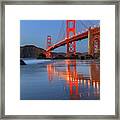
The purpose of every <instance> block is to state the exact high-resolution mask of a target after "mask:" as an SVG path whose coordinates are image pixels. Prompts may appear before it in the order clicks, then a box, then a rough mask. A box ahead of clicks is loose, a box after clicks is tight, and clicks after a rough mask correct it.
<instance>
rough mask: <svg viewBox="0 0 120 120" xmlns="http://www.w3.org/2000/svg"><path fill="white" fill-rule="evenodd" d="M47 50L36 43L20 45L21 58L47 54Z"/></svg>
mask: <svg viewBox="0 0 120 120" xmlns="http://www.w3.org/2000/svg"><path fill="white" fill-rule="evenodd" d="M45 52H46V51H45V50H44V49H42V48H38V47H36V46H34V45H25V46H22V47H20V58H37V57H38V56H40V55H43V56H45Z"/></svg>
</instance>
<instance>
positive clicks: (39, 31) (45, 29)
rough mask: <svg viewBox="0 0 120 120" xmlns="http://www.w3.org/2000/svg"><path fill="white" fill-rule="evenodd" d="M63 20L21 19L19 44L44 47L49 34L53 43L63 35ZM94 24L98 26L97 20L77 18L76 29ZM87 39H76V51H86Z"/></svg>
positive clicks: (63, 48)
mask: <svg viewBox="0 0 120 120" xmlns="http://www.w3.org/2000/svg"><path fill="white" fill-rule="evenodd" d="M65 23H66V21H65V20H21V21H20V45H21V46H24V45H35V46H37V47H40V48H43V49H46V42H47V36H48V35H51V37H52V43H53V44H55V43H57V42H58V41H60V40H62V39H63V38H64V37H65V31H66V26H65ZM94 25H97V26H99V25H100V21H99V20H77V21H76V31H77V33H78V32H80V33H81V32H82V31H85V29H86V28H89V27H90V26H91V27H93V26H94ZM87 42H88V41H87V39H85V40H83V41H77V42H76V45H77V51H79V52H87V46H88V43H87ZM54 51H56V52H57V51H60V52H66V47H65V46H62V47H60V48H57V49H56V50H54Z"/></svg>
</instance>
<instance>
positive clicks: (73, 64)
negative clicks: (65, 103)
mask: <svg viewBox="0 0 120 120" xmlns="http://www.w3.org/2000/svg"><path fill="white" fill-rule="evenodd" d="M25 62H26V63H27V65H22V66H21V67H20V77H21V78H20V98H21V100H99V99H100V65H99V62H96V61H94V60H89V61H81V60H25Z"/></svg>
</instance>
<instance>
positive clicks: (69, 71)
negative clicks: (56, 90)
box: [47, 60, 100, 100]
mask: <svg viewBox="0 0 120 120" xmlns="http://www.w3.org/2000/svg"><path fill="white" fill-rule="evenodd" d="M62 64H65V65H66V69H64V70H60V69H59V67H57V66H56V64H48V65H47V71H48V79H49V81H52V80H53V78H54V77H57V78H61V79H63V80H65V81H66V84H65V86H64V91H65V92H66V90H67V87H68V88H69V95H70V99H75V100H77V99H82V97H83V98H84V97H90V96H93V97H94V96H96V97H98V98H99V96H100V92H99V90H100V72H99V71H100V68H99V65H97V64H95V63H92V64H90V65H89V68H90V69H89V70H90V73H89V75H88V76H87V77H86V76H85V75H84V74H82V73H79V71H77V65H76V64H77V62H76V60H65V61H64V63H63V62H62ZM83 88H84V89H85V91H84V89H83ZM92 90H93V92H91V91H92Z"/></svg>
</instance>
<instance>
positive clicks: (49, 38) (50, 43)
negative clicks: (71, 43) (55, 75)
mask: <svg viewBox="0 0 120 120" xmlns="http://www.w3.org/2000/svg"><path fill="white" fill-rule="evenodd" d="M51 40H52V38H51V36H50V35H48V36H47V45H46V48H49V47H51V46H52V41H51ZM51 57H52V54H51V51H49V52H46V58H51Z"/></svg>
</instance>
